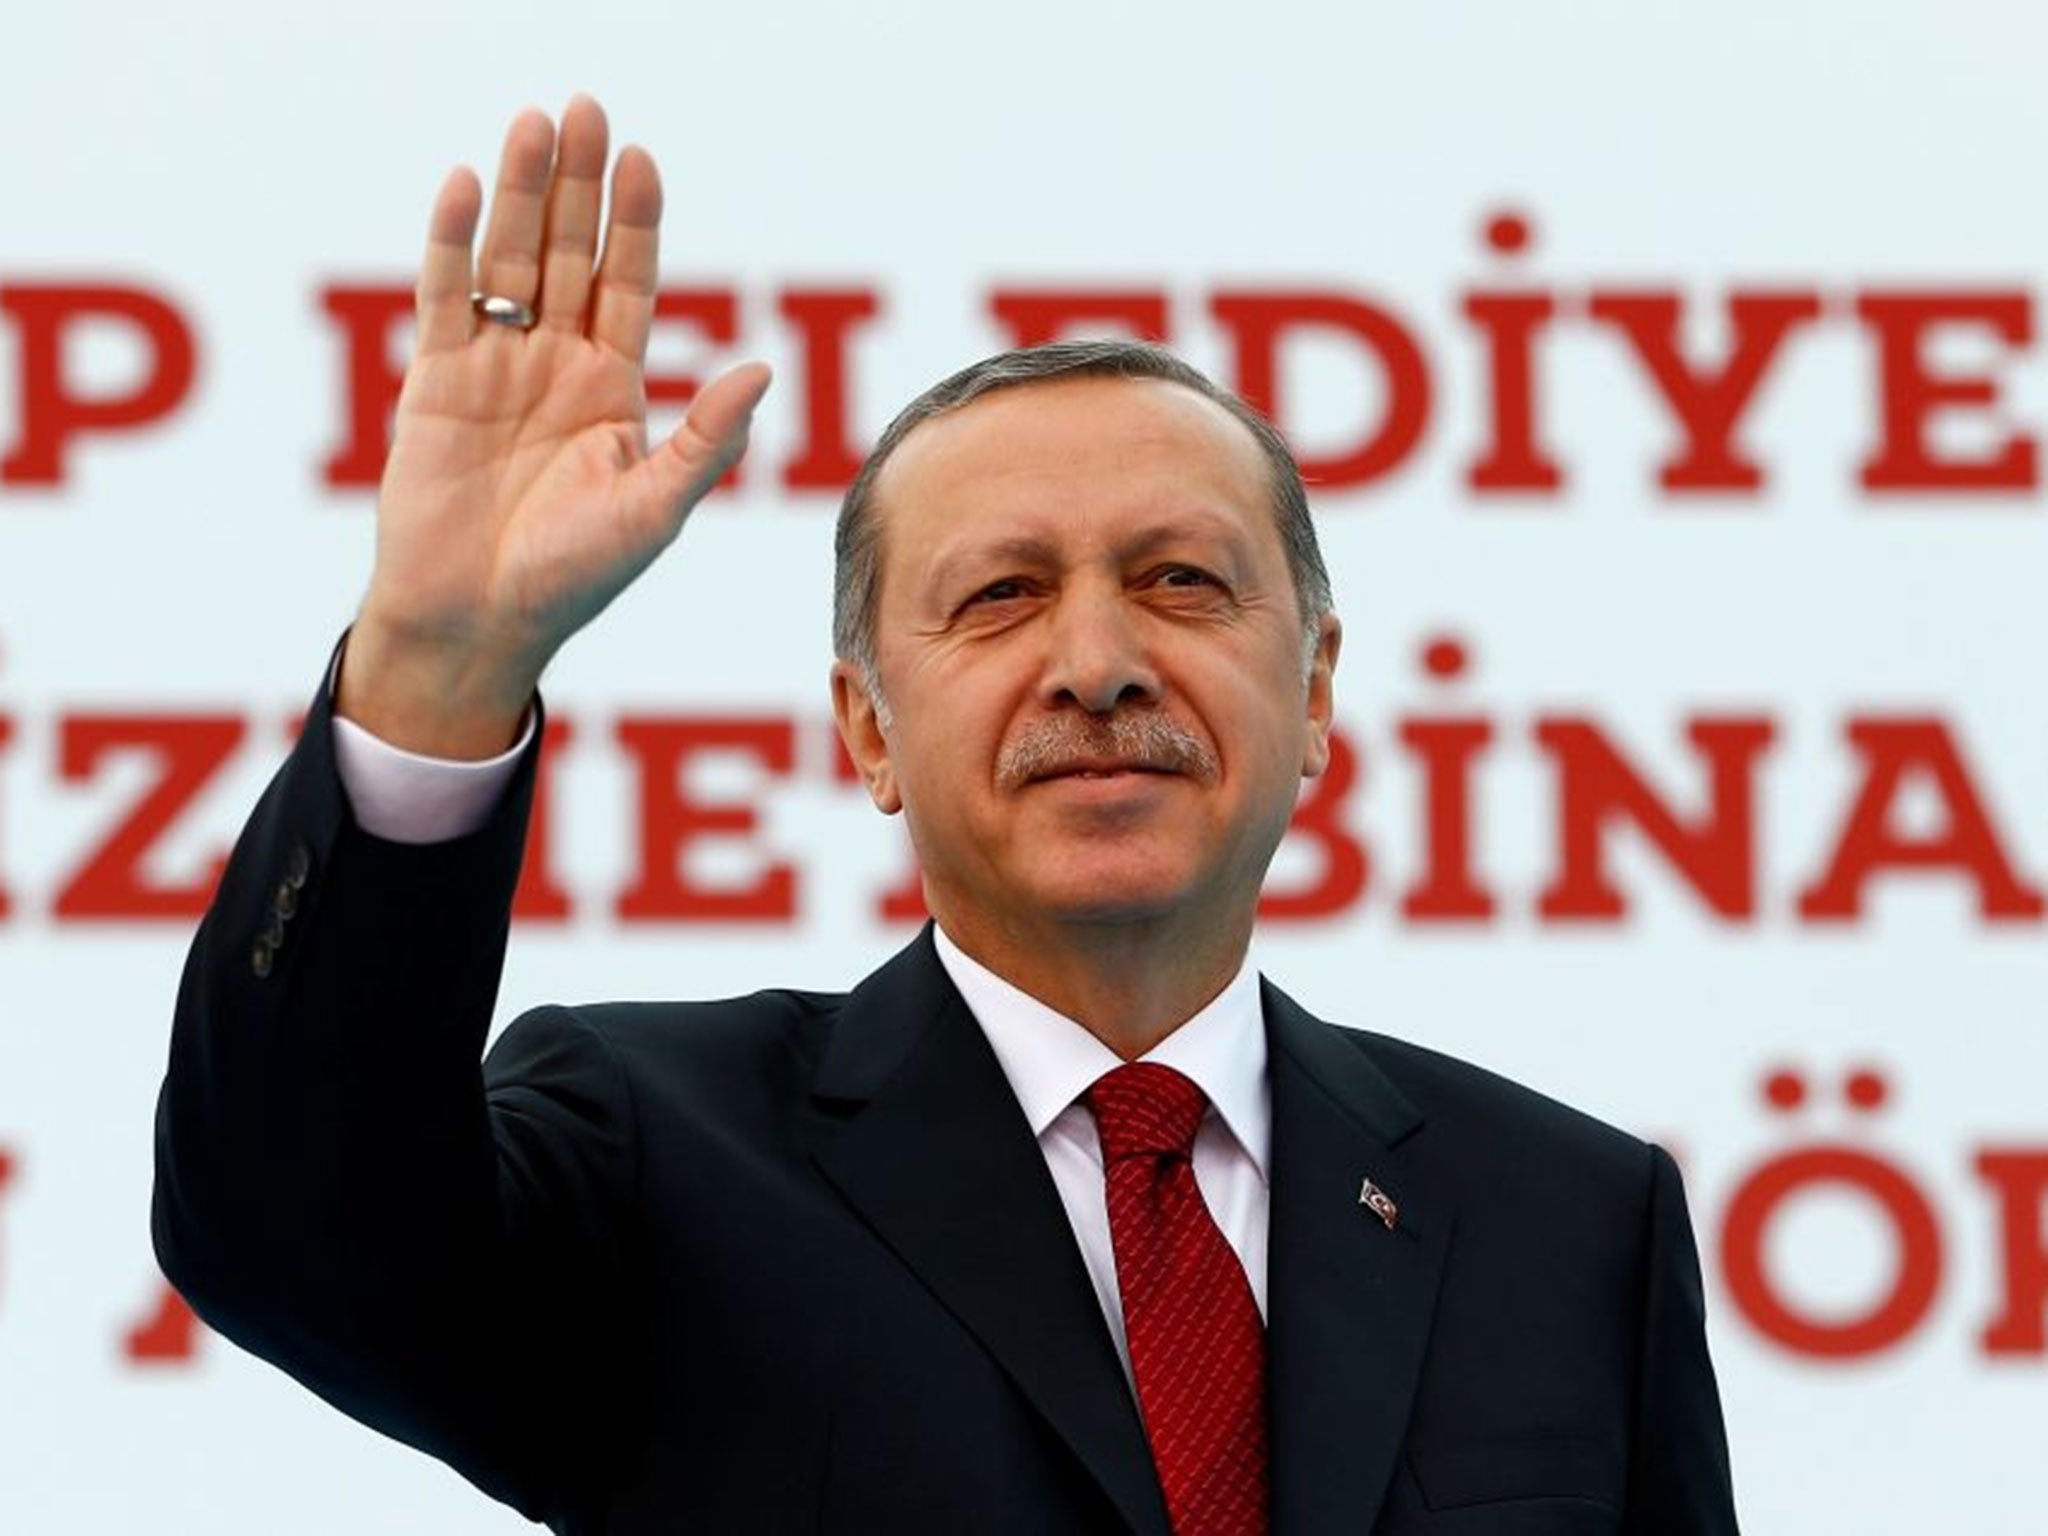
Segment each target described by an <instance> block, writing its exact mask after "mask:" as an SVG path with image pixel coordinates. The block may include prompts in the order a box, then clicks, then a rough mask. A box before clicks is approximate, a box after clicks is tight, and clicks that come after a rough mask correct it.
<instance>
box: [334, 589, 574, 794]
mask: <svg viewBox="0 0 2048 1536" xmlns="http://www.w3.org/2000/svg"><path fill="white" fill-rule="evenodd" d="M543 665H544V662H534V661H531V660H528V659H526V658H521V657H507V656H501V655H497V654H495V653H493V652H492V651H490V650H489V649H488V648H486V647H480V646H476V645H462V644H453V643H449V642H445V641H434V640H428V639H422V638H418V637H407V636H403V635H400V634H398V633H396V632H395V631H393V630H392V629H391V628H390V627H389V626H387V625H384V624H381V623H379V622H378V621H376V620H375V619H374V618H372V617H371V616H370V615H369V613H368V612H367V611H366V612H365V613H364V614H363V615H362V616H360V617H359V618H358V619H357V621H356V624H355V625H354V627H352V628H351V629H350V631H349V634H348V639H347V641H346V642H345V644H344V646H343V650H342V657H341V668H340V673H339V675H338V677H337V679H336V682H335V690H334V712H335V713H336V714H337V715H339V716H341V717H342V718H343V719H345V720H349V721H352V722H354V723H355V724H357V725H359V726H361V727H362V728H363V729H364V730H366V731H368V732H370V733H371V734H372V735H374V736H376V737H378V738H379V739H380V740H382V741H384V742H386V743H388V744H390V745H391V746H394V747H399V748H402V749H403V750H405V751H407V752H413V753H417V754H418V755H420V756H422V757H439V758H453V759H465V760H469V761H480V760H482V759H485V758H491V757H496V756H498V755H499V754H501V753H503V752H504V751H506V750H507V749H508V748H509V747H511V746H512V745H513V743H514V742H516V741H517V740H518V737H519V731H520V726H521V724H522V722H523V721H524V719H525V716H526V711H527V708H528V706H529V705H530V704H531V703H532V702H533V696H534V690H535V688H536V687H537V686H538V684H539V682H540V674H541V670H542V667H543Z"/></svg>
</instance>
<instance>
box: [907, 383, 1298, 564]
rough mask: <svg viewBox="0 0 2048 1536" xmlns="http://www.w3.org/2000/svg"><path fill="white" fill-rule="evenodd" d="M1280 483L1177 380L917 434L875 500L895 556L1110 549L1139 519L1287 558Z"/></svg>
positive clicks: (1025, 396) (968, 408)
mask: <svg viewBox="0 0 2048 1536" xmlns="http://www.w3.org/2000/svg"><path fill="white" fill-rule="evenodd" d="M1271 487H1272V482H1271V472H1270V469H1269V466H1268V465H1267V462H1266V457H1265V454H1264V452H1263V451H1262V450H1261V448H1260V447H1259V444H1258V442H1257V440H1256V439H1255V438H1254V437H1253V436H1252V434H1251V432H1250V430H1249V429H1247V428H1246V427H1245V425H1244V424H1243V423H1242V422H1240V421H1239V420H1237V418H1236V417H1234V416H1232V415H1231V414H1230V412H1229V411H1227V410H1225V409H1224V408H1223V407H1222V406H1220V405H1218V404H1217V403H1216V402H1215V401H1213V400H1209V399H1206V398H1205V397H1203V396H1202V395H1200V394H1198V393H1196V392H1195V391H1194V390H1192V389H1189V388H1187V387H1186V386H1185V385H1181V384H1175V383H1172V382H1170V381H1168V380H1165V379H1127V378H1079V379H1060V380H1054V381H1049V382H1046V383H1040V384H1024V385H1012V386H1008V387H1006V388H1003V389H999V390H995V391H992V392H991V393H989V394H987V395H984V396H982V397H981V398H980V399H978V400H975V401H973V402H971V403H969V404H967V405H964V406H961V407H959V408H958V409H956V410H953V411H949V412H947V413H946V414H945V415H942V416H937V417H934V418H932V419H931V420H929V421H926V422H924V423H922V424H921V425H919V426H918V427H917V428H916V429H915V430H914V431H912V432H911V433H910V435H909V436H907V437H906V438H904V440H903V441H902V443H901V444H899V445H898V447H897V449H896V451H895V453H894V454H893V455H891V457H890V459H889V461H888V463H887V464H885V465H884V466H883V469H882V472H881V475H880V477H879V478H878V480H877V483H876V486H875V505H876V509H877V511H878V512H879V513H880V514H881V521H882V525H883V546H884V549H885V551H894V556H891V555H886V554H885V559H893V558H895V557H897V556H901V557H916V558H920V559H922V558H929V557H930V556H931V555H933V554H935V553H937V552H938V550H939V548H940V547H941V546H945V545H950V544H954V543H958V542H971V541H974V540H978V539H985V538H1009V537H1014V536H1016V535H1018V534H1022V533H1029V534H1032V535H1034V536H1041V537H1053V538H1068V539H1072V538H1088V537H1091V536H1102V537H1108V536H1112V535H1113V534H1114V533H1115V532H1116V530H1117V529H1118V528H1119V527H1120V526H1123V525H1125V524H1126V523H1128V522H1129V521H1130V520H1133V519H1144V520H1146V521H1148V522H1155V523H1156V522H1157V521H1158V520H1160V519H1166V520H1169V521H1170V520H1172V519H1174V518H1176V517H1187V518H1189V519H1191V520H1199V521H1204V522H1207V523H1210V524H1211V525H1212V526H1213V525H1214V524H1215V523H1216V522H1218V521H1219V520H1221V521H1223V522H1225V523H1229V524H1234V525H1236V526H1238V527H1239V528H1241V529H1242V530H1243V531H1245V532H1246V533H1249V534H1250V535H1251V537H1252V539H1253V541H1254V542H1255V543H1264V542H1266V541H1267V540H1270V541H1271V544H1272V547H1273V548H1274V549H1275V550H1276V551H1277V550H1278V548H1279V533H1278V530H1277V529H1276V528H1275V527H1274V524H1273V510H1272V508H1273V496H1272V488H1271Z"/></svg>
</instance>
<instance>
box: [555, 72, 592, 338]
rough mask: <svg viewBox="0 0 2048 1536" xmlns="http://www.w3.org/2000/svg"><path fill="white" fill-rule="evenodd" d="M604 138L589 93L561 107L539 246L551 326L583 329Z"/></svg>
mask: <svg viewBox="0 0 2048 1536" xmlns="http://www.w3.org/2000/svg"><path fill="white" fill-rule="evenodd" d="M607 137H608V134H607V130H606V127H605V120H604V109H603V108H602V107H600V106H599V105H598V104H597V103H596V102H594V101H592V100H591V99H590V98H589V97H588V96H578V97H576V98H575V99H574V100H573V101H571V102H570V103H569V105H568V107H567V108H566V109H565V110H564V111H563V113H562V132H561V137H560V139H559V140H558V142H557V143H556V146H555V181H554V186H553V187H552V188H551V189H550V190H549V192H548V206H547V234H546V237H545V239H544V240H543V241H542V245H541V270H540V323H541V324H542V325H544V326H547V327H548V328H549V329H551V330H558V331H572V332H580V331H581V330H582V329H583V310H584V306H585V305H586V304H588V303H589V302H590V279H591V268H592V267H594V266H595V265H596V264H597V215H598V209H599V208H600V207H601V206H602V204H603V202H604V162H605V157H606V153H607V150H606V142H607Z"/></svg>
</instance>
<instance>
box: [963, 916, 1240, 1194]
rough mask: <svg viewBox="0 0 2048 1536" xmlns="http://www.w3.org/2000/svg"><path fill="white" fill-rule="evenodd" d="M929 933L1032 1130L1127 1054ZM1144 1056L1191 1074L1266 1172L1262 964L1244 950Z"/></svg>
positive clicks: (1042, 1129)
mask: <svg viewBox="0 0 2048 1536" xmlns="http://www.w3.org/2000/svg"><path fill="white" fill-rule="evenodd" d="M932 940H933V944H934V946H935V947H936V948H937V950H938V952H939V963H940V964H941V965H943V966H944V967H945V968H946V974H947V975H948V976H949V977H951V978H952V981H953V985H954V986H955V987H957V988H958V989H959V991H960V996H961V997H962V998H963V999H965V1001H966V1003H967V1009H968V1011H969V1012H970V1013H972V1014H973V1015H974V1019H975V1022H976V1023H978V1024H979V1025H980V1026H981V1030H982V1033H983V1034H985V1035H986V1036H988V1043H989V1046H990V1047H991V1049H993V1050H994V1051H995V1053H996V1061H997V1062H998V1063H999V1064H1000V1065H1001V1067H1002V1069H1003V1076H1005V1077H1006V1078H1008V1079H1009V1082H1010V1089H1011V1091H1012V1092H1013V1093H1015V1094H1016V1095H1017V1102H1018V1104H1019V1105H1021V1106H1022V1107H1023V1110H1024V1118H1025V1119H1026V1120H1027V1121H1029V1122H1030V1125H1031V1134H1032V1135H1034V1136H1040V1137H1042V1136H1044V1135H1045V1133H1046V1131H1047V1129H1048V1128H1049V1127H1050V1126H1051V1125H1052V1123H1053V1121H1054V1120H1056V1119H1058V1118H1059V1116H1060V1115H1061V1113H1062V1112H1064V1111H1065V1110H1066V1109H1067V1108H1068V1107H1069V1106H1070V1105H1072V1104H1073V1103H1074V1102H1075V1100H1077V1099H1079V1098H1080V1097H1081V1095H1082V1094H1084V1093H1086V1092H1087V1091H1088V1089H1089V1087H1090V1086H1091V1085H1092V1084H1093V1083H1094V1082H1095V1080H1096V1079H1097V1078H1098V1077H1100V1076H1102V1074H1103V1073H1105V1072H1108V1071H1111V1070H1112V1069H1114V1068H1116V1067H1119V1066H1121V1065H1122V1064H1123V1061H1122V1058H1121V1057H1119V1056H1118V1055H1117V1054H1116V1052H1114V1051H1112V1050H1111V1049H1110V1048H1109V1047H1108V1046H1106V1045H1104V1044H1103V1043H1102V1042H1101V1041H1100V1040H1098V1039H1096V1038H1095V1036H1094V1035H1092V1034H1090V1033H1089V1032H1088V1030H1087V1028H1086V1027H1085V1026H1083V1025H1081V1024H1079V1023H1077V1022H1076V1021H1074V1020H1073V1019H1070V1018H1068V1017H1067V1016H1066V1015H1065V1014H1063V1013H1060V1012H1059V1011H1058V1010H1056V1009H1053V1008H1049V1007H1047V1006H1046V1005H1045V1004H1044V1003H1042V1002H1040V1001H1039V1000H1038V999H1037V998H1035V997H1033V996H1031V994H1030V993H1028V992H1025V991H1024V990H1022V989H1021V988H1019V987H1017V986H1016V985H1014V984H1013V983H1011V982H1009V981H1006V980H1004V979H1003V978H1002V977H1001V976H998V975H997V974H996V973H995V972H994V971H992V970H990V969H989V968H988V967H987V966H985V965H983V964H981V962H979V961H978V960H975V959H973V958H972V957H971V956H969V955H968V954H967V953H966V952H965V951H964V950H962V949H961V948H960V946H959V945H957V944H955V943H954V942H953V941H952V939H951V938H949V937H947V934H946V930H945V929H943V928H941V927H939V926H938V925H937V924H933V926H932ZM1141 1059H1142V1060H1145V1061H1156V1062H1158V1063H1160V1064H1161V1065H1162V1066H1168V1067H1172V1068H1173V1069H1174V1070H1175V1071H1177V1072H1181V1073H1183V1074H1185V1075H1186V1076H1187V1077H1189V1078H1190V1079H1192V1080H1193V1081H1194V1083H1195V1085H1196V1086H1197V1087H1198V1088H1200V1089H1201V1090H1202V1092H1203V1093H1205V1094H1206V1095H1208V1098H1209V1102H1210V1104H1211V1105H1213V1106H1214V1107H1215V1110H1216V1113H1217V1115H1218V1116H1219V1117H1220V1118H1221V1119H1222V1121H1223V1124H1224V1126H1225V1128H1226V1129H1228V1130H1229V1132H1230V1134H1231V1135H1232V1136H1233V1137H1235V1138H1236V1139H1237V1143H1238V1145H1239V1146H1241V1147H1243V1148H1244V1150H1245V1153H1246V1155H1247V1156H1249V1157H1250V1158H1251V1160H1252V1161H1253V1162H1254V1163H1256V1164H1257V1165H1258V1169H1259V1175H1260V1177H1261V1178H1263V1177H1265V1174H1266V1159H1267V1154H1268V1152H1269V1150H1270V1149H1271V1146H1272V1106H1271V1101H1270V1099H1269V1097H1268V1095H1267V1091H1266V1030H1265V1021H1264V1017H1263V1014H1262V1011H1261V1009H1260V1006H1259V973H1258V972H1257V971H1256V970H1254V969H1253V967H1252V963H1251V959H1250V957H1249V956H1247V957H1246V958H1245V961H1244V963H1243V964H1241V965H1240V966H1239V967H1238V968H1237V974H1236V975H1235V976H1233V977H1232V978H1231V979H1230V982H1229V984H1228V985H1226V986H1225V987H1224V989H1223V990H1222V991H1221V992H1219V993H1217V994H1216V996H1215V997H1214V998H1212V999H1211V1000H1210V1001H1209V1002H1208V1003H1207V1004H1206V1005H1205V1006H1204V1007H1203V1008H1202V1009H1201V1010H1200V1011H1199V1012H1197V1013H1196V1014H1195V1015H1194V1016H1193V1017H1192V1018H1190V1019H1188V1020H1187V1022H1186V1023H1184V1024H1182V1025H1181V1026H1180V1027H1179V1028H1177V1029H1175V1030H1174V1031H1173V1033H1172V1034H1170V1035H1168V1036H1167V1037H1166V1038H1165V1039H1164V1040H1162V1041H1160V1042H1159V1043H1158V1044H1157V1045H1155V1046H1154V1047H1153V1048H1152V1049H1151V1050H1149V1051H1147V1052H1146V1053H1145V1054H1144V1056H1143V1057H1142V1058H1141Z"/></svg>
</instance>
